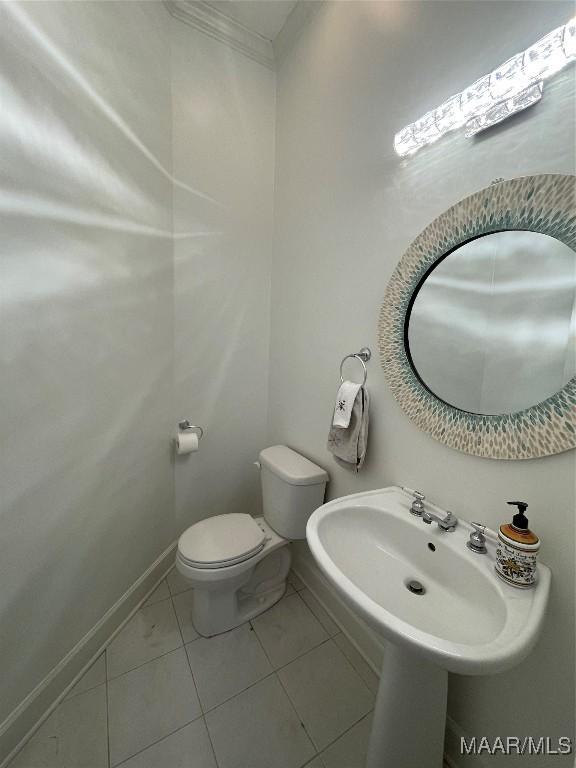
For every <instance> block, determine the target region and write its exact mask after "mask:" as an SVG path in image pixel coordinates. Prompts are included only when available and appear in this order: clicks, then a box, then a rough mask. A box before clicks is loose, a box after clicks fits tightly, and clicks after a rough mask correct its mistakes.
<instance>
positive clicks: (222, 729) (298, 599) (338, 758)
mask: <svg viewBox="0 0 576 768" xmlns="http://www.w3.org/2000/svg"><path fill="white" fill-rule="evenodd" d="M191 596H192V592H191V591H190V590H189V589H188V584H187V582H185V581H183V580H182V579H181V578H180V577H179V575H178V573H176V571H172V572H171V573H170V574H169V575H168V576H167V578H166V579H165V580H164V581H162V583H161V584H160V586H159V587H158V588H157V589H156V590H155V592H154V593H153V594H152V595H151V596H150V597H149V598H148V600H147V601H146V602H145V603H144V605H143V606H142V607H141V609H140V610H139V611H138V613H137V614H136V615H135V616H134V617H133V618H132V619H131V620H130V622H129V623H128V624H127V625H126V626H125V627H124V629H123V630H122V632H120V633H119V634H118V635H117V637H116V638H115V639H114V640H113V641H112V643H111V644H110V645H109V646H108V648H107V650H106V652H105V653H104V654H102V656H101V657H100V658H99V659H98V660H97V661H96V663H95V664H94V665H93V666H92V667H91V668H90V669H89V670H88V672H86V674H85V675H84V677H83V678H82V679H81V680H80V682H79V683H78V684H77V685H76V686H75V688H74V689H73V690H72V691H71V692H70V693H69V694H68V696H67V697H66V699H65V700H64V701H63V702H62V703H61V704H60V705H59V707H58V708H57V709H56V711H55V712H54V713H53V714H52V715H51V716H50V717H49V718H48V720H46V722H45V723H44V724H43V725H42V726H41V728H40V729H39V730H38V731H37V733H36V734H35V735H34V736H33V738H32V739H31V740H30V741H29V742H28V744H27V745H26V746H25V747H24V749H23V750H22V751H21V752H20V753H19V754H18V755H17V756H16V758H15V759H14V760H13V761H12V763H11V764H10V768H116V766H120V765H121V766H122V768H301V766H302V767H303V766H306V767H307V768H364V763H365V756H366V746H367V740H368V734H369V731H370V720H371V711H372V708H373V705H374V695H375V691H376V686H377V679H376V676H375V675H374V673H373V672H372V670H371V669H370V667H369V666H368V665H367V664H366V662H365V661H364V659H363V658H362V657H361V656H360V654H359V653H358V652H357V651H356V649H355V648H354V647H353V645H352V644H351V643H350V641H349V640H348V639H347V638H346V637H345V635H343V634H342V633H341V632H340V631H339V629H338V627H337V626H336V624H335V623H334V622H333V621H332V619H331V618H330V616H328V614H327V613H326V611H325V610H324V609H323V608H322V606H321V605H320V603H319V602H318V601H317V600H316V599H315V597H314V596H313V595H312V594H311V593H310V592H309V590H307V589H306V588H305V587H304V585H303V584H302V582H301V581H300V580H299V579H298V578H297V577H296V576H295V575H292V574H291V577H290V583H289V586H288V589H287V591H286V595H285V596H284V597H283V598H282V600H281V601H280V602H279V603H277V604H276V605H275V606H274V607H273V608H271V609H270V610H269V611H267V612H266V613H264V614H262V615H261V616H258V617H257V618H256V619H254V620H253V621H252V622H249V623H248V624H245V625H243V626H241V627H238V628H237V629H234V630H232V631H231V632H227V633H226V634H224V635H219V636H217V637H214V638H210V639H205V638H202V637H200V636H199V635H198V633H197V632H196V630H195V629H194V626H193V624H192V621H191V616H190V599H191Z"/></svg>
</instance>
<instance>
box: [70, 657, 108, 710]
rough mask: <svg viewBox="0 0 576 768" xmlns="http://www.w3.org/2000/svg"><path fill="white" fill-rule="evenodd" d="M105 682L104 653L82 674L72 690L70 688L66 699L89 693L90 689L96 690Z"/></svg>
mask: <svg viewBox="0 0 576 768" xmlns="http://www.w3.org/2000/svg"><path fill="white" fill-rule="evenodd" d="M105 682H106V652H104V653H101V654H100V656H98V658H97V659H96V661H95V662H94V664H92V666H91V667H90V669H88V670H87V671H86V672H84V674H83V675H82V677H81V678H80V680H78V682H77V683H76V685H75V686H74V688H72V690H71V691H70V693H69V694H68V695H67V696H66V699H71V698H72V696H77V695H78V694H79V693H84V692H85V691H89V690H90V689H91V688H96V686H97V685H102V684H103V683H105ZM66 699H65V700H66Z"/></svg>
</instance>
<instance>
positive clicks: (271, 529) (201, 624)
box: [176, 445, 328, 637]
mask: <svg viewBox="0 0 576 768" xmlns="http://www.w3.org/2000/svg"><path fill="white" fill-rule="evenodd" d="M259 459H260V480H261V485H262V507H263V511H264V517H256V518H253V517H251V516H250V515H247V514H236V513H233V514H227V515H217V516H216V517H209V518H208V519H207V520H202V521H201V522H199V523H196V524H195V525H192V526H190V528H188V529H187V530H186V531H184V533H183V534H182V536H180V539H179V541H178V552H177V554H176V568H177V569H178V572H179V573H180V574H181V575H182V576H184V577H185V578H186V579H189V581H190V584H191V586H192V587H194V593H193V597H192V620H193V622H194V626H195V627H196V630H197V631H198V632H199V633H200V634H201V635H203V636H204V637H210V636H211V635H217V634H219V633H220V632H226V631H227V630H229V629H233V628H234V627H237V626H239V625H240V624H243V623H244V622H245V621H248V619H251V618H253V617H254V616H257V615H258V614H260V613H262V612H263V611H265V610H266V609H267V608H270V606H271V605H274V603H276V602H278V600H280V598H281V597H282V595H283V594H284V592H285V590H286V577H287V575H288V571H289V570H290V548H289V547H288V546H287V545H288V544H289V543H290V541H291V540H293V539H305V538H306V523H307V522H308V518H309V517H310V515H311V514H312V512H314V510H315V509H316V508H317V507H319V506H320V505H321V504H322V502H323V500H324V491H325V488H326V482H327V481H328V475H327V473H326V472H325V470H323V469H322V468H321V467H319V466H318V465H316V464H314V463H313V462H311V461H309V460H308V459H306V458H304V456H301V455H300V454H299V453H296V451H293V450H291V449H290V448H288V447H287V446H285V445H275V446H272V447H271V448H266V449H265V450H263V451H261V453H260V457H259Z"/></svg>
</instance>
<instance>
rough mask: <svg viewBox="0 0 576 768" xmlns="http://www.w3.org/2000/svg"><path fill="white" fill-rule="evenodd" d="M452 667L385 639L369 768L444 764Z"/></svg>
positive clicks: (438, 767) (426, 767) (436, 767)
mask: <svg viewBox="0 0 576 768" xmlns="http://www.w3.org/2000/svg"><path fill="white" fill-rule="evenodd" d="M447 693H448V672H447V671H446V670H445V669H441V668H440V667H437V666H435V665H434V664H430V662H428V661H425V660H424V659H423V658H422V657H420V656H418V655H416V654H415V653H412V651H409V650H407V649H405V648H401V647H400V646H397V645H394V644H393V643H386V647H385V650H384V661H383V664H382V674H381V676H380V686H379V688H378V696H377V698H376V708H375V710H374V719H373V725H372V734H371V736H370V744H369V748H368V762H367V768H415V767H416V766H417V768H442V760H443V753H444V729H445V726H446V700H447Z"/></svg>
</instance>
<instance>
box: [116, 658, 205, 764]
mask: <svg viewBox="0 0 576 768" xmlns="http://www.w3.org/2000/svg"><path fill="white" fill-rule="evenodd" d="M200 715H201V709H200V702H199V700H198V696H197V694H196V689H195V687H194V681H193V680H192V675H191V674H190V667H189V666H188V659H187V658H186V652H185V651H184V648H178V649H177V650H175V651H172V653H168V654H167V655H165V656H161V657H160V658H159V659H154V661H150V662H148V664H144V665H143V666H141V667H138V669H134V670H132V671H131V672H127V673H126V674H125V675H121V676H120V677H116V678H114V679H113V680H111V681H110V682H109V683H108V719H109V728H110V758H111V765H113V766H114V765H117V764H118V763H120V762H122V761H123V760H126V758H128V757H132V755H134V754H136V752H139V751H140V750H142V749H144V748H145V747H149V746H150V745H151V744H153V743H154V742H156V741H158V739H161V738H163V737H164V736H168V734H170V733H172V732H173V731H175V730H177V729H178V728H181V727H182V726H183V725H187V724H188V723H190V722H191V721H192V720H195V719H196V718H197V717H199V716H200Z"/></svg>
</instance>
